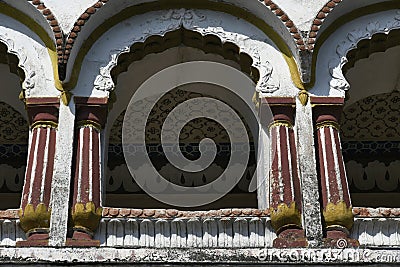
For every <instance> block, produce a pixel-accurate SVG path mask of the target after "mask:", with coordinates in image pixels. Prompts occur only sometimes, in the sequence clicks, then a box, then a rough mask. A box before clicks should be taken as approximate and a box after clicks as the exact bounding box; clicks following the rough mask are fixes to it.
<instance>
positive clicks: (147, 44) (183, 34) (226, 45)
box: [110, 28, 260, 84]
mask: <svg viewBox="0 0 400 267" xmlns="http://www.w3.org/2000/svg"><path fill="white" fill-rule="evenodd" d="M181 44H183V45H185V46H188V47H193V48H198V49H200V50H202V51H204V52H205V53H213V54H218V55H220V56H222V57H223V58H224V59H228V60H232V61H234V62H236V63H238V64H239V65H240V67H241V71H242V72H244V73H246V74H247V75H248V76H250V77H251V79H252V80H253V81H254V82H255V83H257V82H258V81H259V79H260V72H259V70H258V69H257V68H256V67H254V66H252V64H253V59H252V58H251V56H250V55H248V54H247V53H244V52H241V51H240V48H239V47H238V46H237V45H236V44H234V43H232V42H223V41H222V40H221V39H220V38H219V37H218V36H216V35H213V34H207V35H202V34H200V33H199V32H195V31H191V30H187V29H185V28H180V29H178V30H174V31H170V32H167V33H166V34H165V35H164V36H160V35H152V36H149V37H148V38H147V39H146V40H144V41H143V42H136V43H134V44H132V45H131V46H130V48H129V51H126V52H122V53H121V54H119V55H118V57H117V61H116V65H115V66H114V67H113V68H112V69H111V71H110V74H111V77H112V79H113V82H114V84H116V83H117V77H118V75H119V74H120V73H122V72H125V71H127V69H128V67H129V65H130V64H131V63H133V62H134V61H138V60H141V59H143V58H144V57H145V56H146V55H149V54H153V53H160V52H163V51H165V50H167V49H169V48H173V47H176V46H179V45H181Z"/></svg>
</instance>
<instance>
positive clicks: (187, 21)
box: [161, 8, 206, 26]
mask: <svg viewBox="0 0 400 267" xmlns="http://www.w3.org/2000/svg"><path fill="white" fill-rule="evenodd" d="M161 19H162V20H164V21H165V20H176V21H179V24H180V25H181V26H192V25H193V23H194V22H195V21H203V20H205V19H206V16H204V15H198V14H197V13H196V11H195V10H192V9H185V8H181V9H171V10H169V11H168V13H167V14H166V15H164V16H161Z"/></svg>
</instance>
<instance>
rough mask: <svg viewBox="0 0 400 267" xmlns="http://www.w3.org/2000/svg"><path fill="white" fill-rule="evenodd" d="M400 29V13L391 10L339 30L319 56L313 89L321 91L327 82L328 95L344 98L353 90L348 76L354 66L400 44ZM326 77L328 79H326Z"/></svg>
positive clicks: (326, 43) (326, 42)
mask: <svg viewBox="0 0 400 267" xmlns="http://www.w3.org/2000/svg"><path fill="white" fill-rule="evenodd" d="M398 29H400V11H398V10H388V11H383V12H379V13H375V14H370V15H368V16H363V17H360V18H358V19H355V20H353V21H351V22H349V23H347V24H346V25H344V26H342V27H340V28H339V29H338V30H337V31H335V32H334V33H333V34H331V36H330V37H329V38H328V39H327V40H326V41H325V42H324V44H323V45H322V46H321V48H320V50H319V53H318V57H319V59H318V61H317V67H316V69H317V72H318V71H320V72H322V71H324V72H325V71H326V70H328V73H326V74H325V73H323V74H322V73H321V74H320V75H319V77H316V78H317V82H316V86H315V87H314V89H313V90H319V89H321V88H322V87H325V86H326V84H320V83H318V80H320V81H321V80H323V81H324V82H325V81H327V82H328V84H329V95H336V96H338V95H340V96H344V95H345V93H346V92H347V91H348V90H349V89H350V84H349V82H348V81H347V80H346V78H345V73H346V72H347V71H348V70H349V69H350V68H352V67H353V66H354V63H355V62H356V61H357V60H359V59H362V58H366V57H368V56H369V55H371V54H372V53H375V52H378V51H385V50H386V49H388V48H390V47H392V46H395V45H396V44H397V45H399V44H400V42H399V41H398V39H397V38H398V37H397V36H398V33H397V32H398ZM325 76H326V77H325Z"/></svg>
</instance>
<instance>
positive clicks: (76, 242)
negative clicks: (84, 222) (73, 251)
mask: <svg viewBox="0 0 400 267" xmlns="http://www.w3.org/2000/svg"><path fill="white" fill-rule="evenodd" d="M65 246H67V247H100V241H99V240H93V239H92V240H85V239H73V238H67V242H65Z"/></svg>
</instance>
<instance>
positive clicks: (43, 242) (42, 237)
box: [16, 232, 49, 247]
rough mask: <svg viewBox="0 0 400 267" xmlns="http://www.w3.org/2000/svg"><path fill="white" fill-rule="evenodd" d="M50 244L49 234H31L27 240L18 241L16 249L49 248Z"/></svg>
mask: <svg viewBox="0 0 400 267" xmlns="http://www.w3.org/2000/svg"><path fill="white" fill-rule="evenodd" d="M48 243H49V234H48V233H43V232H38V233H31V234H29V236H28V239H27V240H24V241H17V243H16V247H47V246H48Z"/></svg>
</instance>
